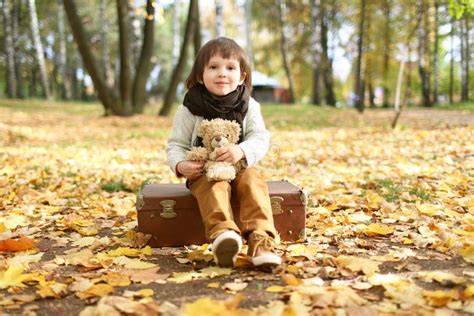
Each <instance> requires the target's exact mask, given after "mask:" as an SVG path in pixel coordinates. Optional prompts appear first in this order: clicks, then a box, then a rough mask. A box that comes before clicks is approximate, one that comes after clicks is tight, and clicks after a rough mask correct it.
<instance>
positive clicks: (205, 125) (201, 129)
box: [197, 120, 211, 137]
mask: <svg viewBox="0 0 474 316" xmlns="http://www.w3.org/2000/svg"><path fill="white" fill-rule="evenodd" d="M210 124H211V122H210V121H208V120H203V121H202V122H201V124H200V125H199V127H198V130H197V135H198V136H199V137H203V136H204V135H205V134H206V131H207V129H208V128H209V125H210Z"/></svg>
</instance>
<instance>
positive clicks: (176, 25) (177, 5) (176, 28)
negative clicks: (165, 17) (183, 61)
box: [171, 0, 181, 67]
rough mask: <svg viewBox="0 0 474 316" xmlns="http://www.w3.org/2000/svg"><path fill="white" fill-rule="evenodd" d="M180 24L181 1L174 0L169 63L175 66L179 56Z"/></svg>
mask: <svg viewBox="0 0 474 316" xmlns="http://www.w3.org/2000/svg"><path fill="white" fill-rule="evenodd" d="M180 25H181V1H180V0H175V1H174V10H173V31H172V32H173V40H172V42H171V43H172V45H173V46H172V48H171V65H172V67H175V66H176V63H177V62H178V58H179V47H180V45H179V44H180V43H179V39H180V38H181V36H180V29H181V28H180Z"/></svg>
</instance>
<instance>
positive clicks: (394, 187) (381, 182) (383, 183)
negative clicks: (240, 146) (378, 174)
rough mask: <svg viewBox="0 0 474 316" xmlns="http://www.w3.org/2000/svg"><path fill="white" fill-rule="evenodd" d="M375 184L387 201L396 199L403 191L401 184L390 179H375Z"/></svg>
mask: <svg viewBox="0 0 474 316" xmlns="http://www.w3.org/2000/svg"><path fill="white" fill-rule="evenodd" d="M375 184H376V185H377V187H379V191H380V193H381V195H382V196H383V197H384V199H385V200H387V201H388V202H393V201H396V200H398V199H399V198H400V194H402V193H403V190H404V189H403V186H402V185H400V184H397V183H395V182H394V181H393V180H392V179H376V180H375Z"/></svg>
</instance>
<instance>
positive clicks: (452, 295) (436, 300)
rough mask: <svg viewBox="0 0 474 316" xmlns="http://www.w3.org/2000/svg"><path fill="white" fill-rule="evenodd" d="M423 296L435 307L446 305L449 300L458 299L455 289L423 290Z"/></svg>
mask: <svg viewBox="0 0 474 316" xmlns="http://www.w3.org/2000/svg"><path fill="white" fill-rule="evenodd" d="M423 296H424V297H425V298H426V299H427V300H428V303H429V304H430V305H432V306H435V307H440V306H446V304H448V303H449V302H451V301H453V300H457V299H459V292H458V291H457V290H454V289H453V290H450V291H441V290H437V291H423Z"/></svg>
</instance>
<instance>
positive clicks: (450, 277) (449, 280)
mask: <svg viewBox="0 0 474 316" xmlns="http://www.w3.org/2000/svg"><path fill="white" fill-rule="evenodd" d="M418 276H419V277H420V279H422V280H423V281H425V282H431V281H436V282H438V283H441V284H443V285H447V286H450V285H453V284H462V283H464V282H466V279H464V278H462V277H458V276H456V275H454V274H452V273H448V272H444V271H428V272H425V271H422V272H418Z"/></svg>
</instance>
